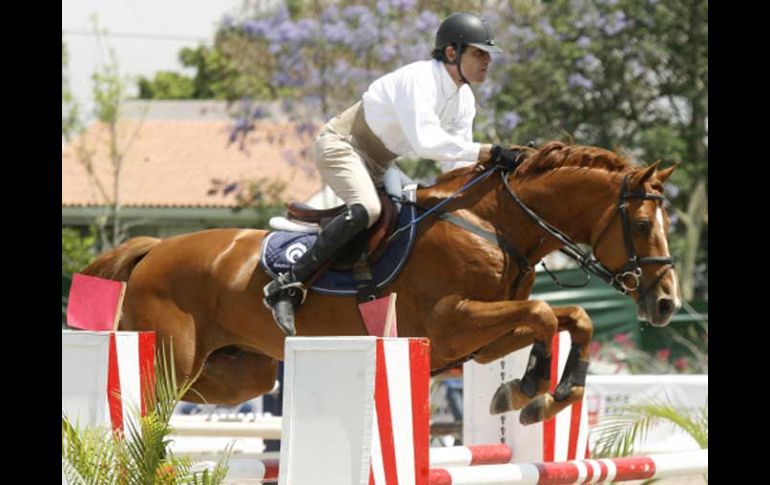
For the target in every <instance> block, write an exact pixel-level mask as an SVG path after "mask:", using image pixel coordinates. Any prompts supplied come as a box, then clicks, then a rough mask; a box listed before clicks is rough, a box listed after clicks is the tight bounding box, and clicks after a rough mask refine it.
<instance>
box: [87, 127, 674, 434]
mask: <svg viewBox="0 0 770 485" xmlns="http://www.w3.org/2000/svg"><path fill="white" fill-rule="evenodd" d="M519 148H520V149H522V150H523V151H524V153H525V157H526V158H525V159H524V161H523V162H522V163H521V165H519V166H518V168H517V169H516V170H515V171H514V172H513V173H506V172H503V171H501V170H500V169H498V168H488V167H485V166H484V165H483V164H476V165H474V166H471V167H466V168H460V169H457V170H454V171H452V172H449V173H447V174H444V175H443V176H441V177H440V178H439V180H438V181H437V182H436V184H435V185H433V186H431V187H427V188H421V189H419V190H418V191H417V204H418V205H419V206H420V207H423V208H425V207H433V206H435V205H436V204H438V203H440V202H442V201H445V200H446V199H447V198H448V197H449V196H450V195H452V194H454V193H455V192H456V191H458V189H460V188H461V187H463V186H465V185H466V184H467V183H468V182H469V181H472V180H476V182H477V183H475V184H473V186H472V187H470V188H467V189H466V190H464V191H462V192H461V193H460V194H459V195H457V196H456V197H454V198H452V199H451V200H450V201H448V202H447V203H446V204H445V205H444V206H443V207H442V212H441V214H443V215H447V214H449V215H450V219H453V220H447V219H446V218H441V217H427V218H426V219H425V220H423V221H421V222H420V223H419V224H418V226H417V240H416V241H415V243H414V247H413V252H412V254H411V256H410V258H409V260H408V262H407V264H406V265H405V267H404V269H403V271H402V272H401V274H400V275H398V277H397V278H396V279H395V280H393V281H392V283H390V284H389V285H388V287H387V288H385V293H386V294H387V293H389V292H396V293H398V308H397V318H398V331H399V335H400V336H402V337H428V338H429V339H430V340H431V349H432V350H431V352H432V353H431V367H432V369H434V370H435V369H441V368H444V367H446V366H448V365H451V364H453V363H456V362H458V361H463V360H465V359H467V358H473V359H474V360H476V361H477V362H480V363H488V362H491V361H493V360H495V359H498V358H500V357H503V356H505V355H507V354H509V353H511V352H512V351H515V350H517V349H520V348H522V347H525V346H528V345H530V344H533V343H535V344H536V345H535V346H533V350H532V354H531V356H530V361H529V362H530V363H529V366H528V369H527V372H526V373H525V376H524V377H523V378H522V379H515V380H513V381H510V382H507V383H504V384H502V385H501V386H500V388H499V389H498V391H497V393H496V395H495V397H494V399H493V403H492V405H491V411H492V412H495V413H499V412H504V411H508V410H510V409H521V408H522V407H524V406H526V408H525V409H524V411H523V412H522V415H521V417H520V420H521V421H522V423H525V424H528V423H532V422H537V421H540V420H543V419H548V418H551V417H552V416H553V415H555V414H556V413H557V412H559V411H560V410H562V409H564V408H565V407H567V406H569V405H570V404H571V403H573V402H575V401H577V400H579V399H581V398H582V395H583V391H584V385H585V373H586V368H587V361H588V344H589V343H590V341H591V337H592V331H593V326H592V323H591V320H590V318H589V316H588V315H587V314H586V312H585V311H584V310H583V309H582V308H581V307H578V306H567V307H551V306H549V305H548V304H546V303H544V302H542V301H534V300H528V297H529V295H530V291H531V288H532V285H533V282H534V279H535V273H534V271H532V265H534V264H536V263H537V262H538V261H539V260H540V259H541V258H543V257H544V256H545V255H546V254H548V253H550V252H552V251H554V250H558V249H562V250H565V249H567V250H569V251H568V252H570V253H571V254H572V256H573V257H575V258H576V259H577V260H578V261H579V262H580V263H581V265H582V266H583V267H584V268H586V269H587V270H591V272H593V273H595V274H598V275H600V276H602V277H603V278H604V279H605V280H607V281H608V282H609V283H610V284H612V285H614V286H615V287H616V288H618V289H619V290H621V291H623V292H625V293H627V294H629V295H630V296H631V297H632V298H634V300H635V301H636V303H637V306H638V316H639V317H640V319H643V320H646V321H648V322H649V323H650V324H652V325H654V326H664V325H667V324H668V322H669V320H670V319H671V317H672V315H673V314H674V313H676V311H677V309H678V308H679V307H680V305H681V300H680V297H679V293H678V287H677V283H676V278H675V274H674V271H671V268H672V266H673V264H672V260H671V258H670V255H669V250H668V245H667V240H666V239H667V238H666V235H667V231H668V225H669V221H668V216H667V214H666V211H665V209H664V207H663V205H662V199H663V195H662V194H663V183H664V182H665V181H666V179H667V178H668V177H669V175H670V174H671V172H672V171H673V169H674V168H675V167H671V168H668V169H665V170H658V169H657V165H658V163H657V162H656V163H655V164H653V165H651V166H649V167H645V168H638V167H633V166H631V165H630V164H629V163H628V162H627V161H626V160H624V159H622V158H620V157H619V156H618V155H616V154H614V153H612V152H610V151H607V150H603V149H600V148H596V147H590V146H579V145H566V144H563V143H560V142H550V143H548V144H546V145H544V146H542V147H541V148H540V149H537V150H535V149H532V148H524V147H519ZM458 221H459V223H458ZM460 225H463V226H466V227H465V228H463V227H460ZM469 226H473V228H475V230H474V231H469V230H468V229H467V228H468V227H469ZM267 233H268V232H267V231H264V230H254V229H211V230H206V231H200V232H195V233H190V234H183V235H178V236H174V237H170V238H167V239H164V240H160V239H157V238H150V237H136V238H133V239H130V240H129V241H127V242H125V243H123V244H121V245H119V246H117V247H115V248H113V249H112V250H110V251H108V252H106V253H104V254H103V255H101V256H99V257H98V258H97V259H96V260H95V261H94V262H93V263H91V264H90V265H89V266H88V267H87V268H86V269H85V270H84V272H85V273H86V274H90V275H94V276H100V277H104V278H111V279H116V280H122V281H127V282H128V286H127V290H126V295H125V300H124V303H123V315H122V319H121V322H120V328H121V329H123V330H155V331H156V332H157V335H158V337H159V338H160V339H162V340H161V341H166V342H167V341H169V340H172V341H173V348H174V359H175V365H176V369H177V373H178V375H179V377H180V378H187V379H193V380H194V381H195V382H194V386H193V390H192V391H190V392H188V394H187V395H186V396H185V397H184V399H186V400H190V401H194V402H208V403H220V404H236V403H240V402H242V401H245V400H248V399H251V398H254V397H256V396H259V395H261V394H263V393H265V392H268V391H270V390H271V389H272V387H273V384H274V381H275V379H276V370H277V365H278V361H280V360H282V359H283V347H284V339H285V335H284V334H283V332H282V331H281V330H280V328H279V327H278V326H277V325H276V324H275V322H274V321H273V318H272V315H271V313H270V311H269V310H267V309H266V308H265V307H264V306H263V304H262V287H263V286H264V285H265V284H266V283H267V282H268V281H269V277H268V275H267V274H266V273H265V271H263V270H262V269H261V268H260V267H258V266H259V259H260V245H261V243H262V241H263V240H264V238H265V236H266V234H267ZM490 235H493V237H490ZM576 243H579V244H584V245H589V246H591V247H592V249H593V254H594V255H595V259H594V256H591V255H588V254H586V253H582V252H581V251H582V250H581V248H580V247H579V246H578V245H577V244H576ZM296 328H297V334H298V335H300V336H328V335H366V329H365V327H364V324H363V323H362V320H361V318H360V316H359V313H358V309H357V305H356V301H355V299H354V297H340V296H325V295H320V294H315V293H313V292H312V291H311V292H310V293H309V295H308V297H307V301H306V302H305V303H304V305H303V306H302V307H300V308H299V310H298V311H297V314H296ZM563 330H566V331H568V332H569V333H570V336H571V338H572V342H573V349H572V352H571V356H570V358H569V359H568V362H567V367H570V370H569V372H567V370H568V369H566V368H565V373H564V378H563V379H562V382H560V385H559V387H558V388H557V390H556V392H555V393H550V392H548V390H549V386H550V381H549V377H548V372H547V368H549V367H550V365H549V364H548V360H549V359H550V355H549V351H548V348H550V346H545V345H544V343H550V342H551V339H552V337H553V336H554V334H555V333H556V332H559V331H563ZM329 378H330V381H331V382H332V387H330V389H333V379H334V376H329ZM180 382H181V380H180Z"/></svg>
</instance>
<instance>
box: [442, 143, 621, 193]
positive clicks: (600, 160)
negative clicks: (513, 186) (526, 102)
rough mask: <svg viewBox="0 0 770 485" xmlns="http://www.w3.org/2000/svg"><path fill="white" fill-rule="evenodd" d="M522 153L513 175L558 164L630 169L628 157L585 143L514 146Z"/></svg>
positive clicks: (456, 173) (450, 175) (458, 172)
mask: <svg viewBox="0 0 770 485" xmlns="http://www.w3.org/2000/svg"><path fill="white" fill-rule="evenodd" d="M512 148H517V149H519V150H522V151H524V152H525V153H526V158H525V160H524V162H522V164H521V166H520V167H519V168H518V170H516V176H527V175H530V176H531V175H539V174H541V173H544V172H549V171H551V170H555V169H557V168H562V167H588V168H599V169H603V170H606V171H608V172H622V171H625V170H628V169H631V168H633V167H632V166H631V164H630V163H629V161H628V160H626V159H625V158H624V157H621V156H620V155H618V154H616V153H614V152H611V151H609V150H605V149H604V148H598V147H594V146H587V145H568V144H566V143H563V142H560V141H551V142H548V143H546V144H545V145H543V146H541V147H540V148H538V149H535V148H530V147H525V146H514V147H512ZM477 167H478V164H476V165H470V166H468V167H461V168H457V169H455V170H452V171H451V172H447V173H445V174H443V175H441V176H439V177H438V179H436V182H437V183H440V182H445V181H448V180H453V179H456V178H458V177H462V176H464V175H467V174H469V173H472V172H474V171H476V169H477Z"/></svg>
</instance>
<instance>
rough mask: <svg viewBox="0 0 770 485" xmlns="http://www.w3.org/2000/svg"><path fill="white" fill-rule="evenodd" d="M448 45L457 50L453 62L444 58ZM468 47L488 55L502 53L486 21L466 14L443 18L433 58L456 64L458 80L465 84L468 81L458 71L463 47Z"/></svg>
mask: <svg viewBox="0 0 770 485" xmlns="http://www.w3.org/2000/svg"><path fill="white" fill-rule="evenodd" d="M448 45H454V47H455V49H456V50H457V57H455V59H454V61H450V60H449V59H447V58H446V53H445V51H444V50H445V49H446V47H447V46H448ZM468 45H472V46H473V47H477V48H479V49H481V50H483V51H486V52H489V53H492V52H503V51H502V49H500V48H499V47H497V44H495V39H494V35H493V34H492V29H490V28H489V24H488V23H487V21H486V20H484V19H482V18H481V17H479V16H478V15H476V14H472V13H468V12H457V13H453V14H452V15H450V16H449V17H447V18H445V19H444V21H443V22H441V25H439V27H438V31H437V32H436V49H435V50H434V51H433V53H434V54H433V57H434V58H435V59H437V60H440V61H442V62H445V63H447V64H456V65H457V67H458V70H459V72H460V78H462V80H463V81H464V82H465V83H468V80H467V79H465V76H463V73H462V70H460V60H461V57H462V54H463V51H464V50H465V46H468Z"/></svg>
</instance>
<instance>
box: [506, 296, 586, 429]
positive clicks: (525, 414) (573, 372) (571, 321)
mask: <svg viewBox="0 0 770 485" xmlns="http://www.w3.org/2000/svg"><path fill="white" fill-rule="evenodd" d="M553 312H554V313H555V314H556V317H557V318H558V319H559V330H560V331H561V330H566V331H568V332H569V333H570V337H571V338H572V348H571V349H570V353H569V357H568V358H567V363H566V364H565V365H564V372H563V373H562V377H561V380H560V381H559V385H558V386H556V390H555V391H554V393H553V394H551V393H548V394H543V395H542V396H538V397H537V399H535V400H533V401H532V402H530V403H529V404H527V406H525V407H524V409H523V410H522V411H521V415H520V416H519V421H520V422H521V424H525V425H526V424H532V423H537V422H540V421H543V420H546V419H550V418H551V417H553V416H554V415H556V414H557V413H558V412H560V411H561V410H562V409H564V408H566V407H567V406H570V405H571V404H573V403H575V402H578V401H580V400H581V399H583V393H584V392H585V382H586V373H587V370H588V344H590V343H591V338H592V336H593V328H594V327H593V322H591V318H590V317H589V316H588V314H587V313H586V312H585V310H583V308H581V307H578V306H569V307H560V308H554V309H553Z"/></svg>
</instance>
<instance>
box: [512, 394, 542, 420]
mask: <svg viewBox="0 0 770 485" xmlns="http://www.w3.org/2000/svg"><path fill="white" fill-rule="evenodd" d="M546 396H547V394H543V395H541V396H537V397H536V398H535V399H533V400H532V401H531V402H530V403H529V404H527V405H526V406H524V409H522V410H521V414H519V423H521V424H522V425H524V426H528V425H530V424H535V423H539V422H540V421H542V420H543V415H544V414H545V404H546Z"/></svg>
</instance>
